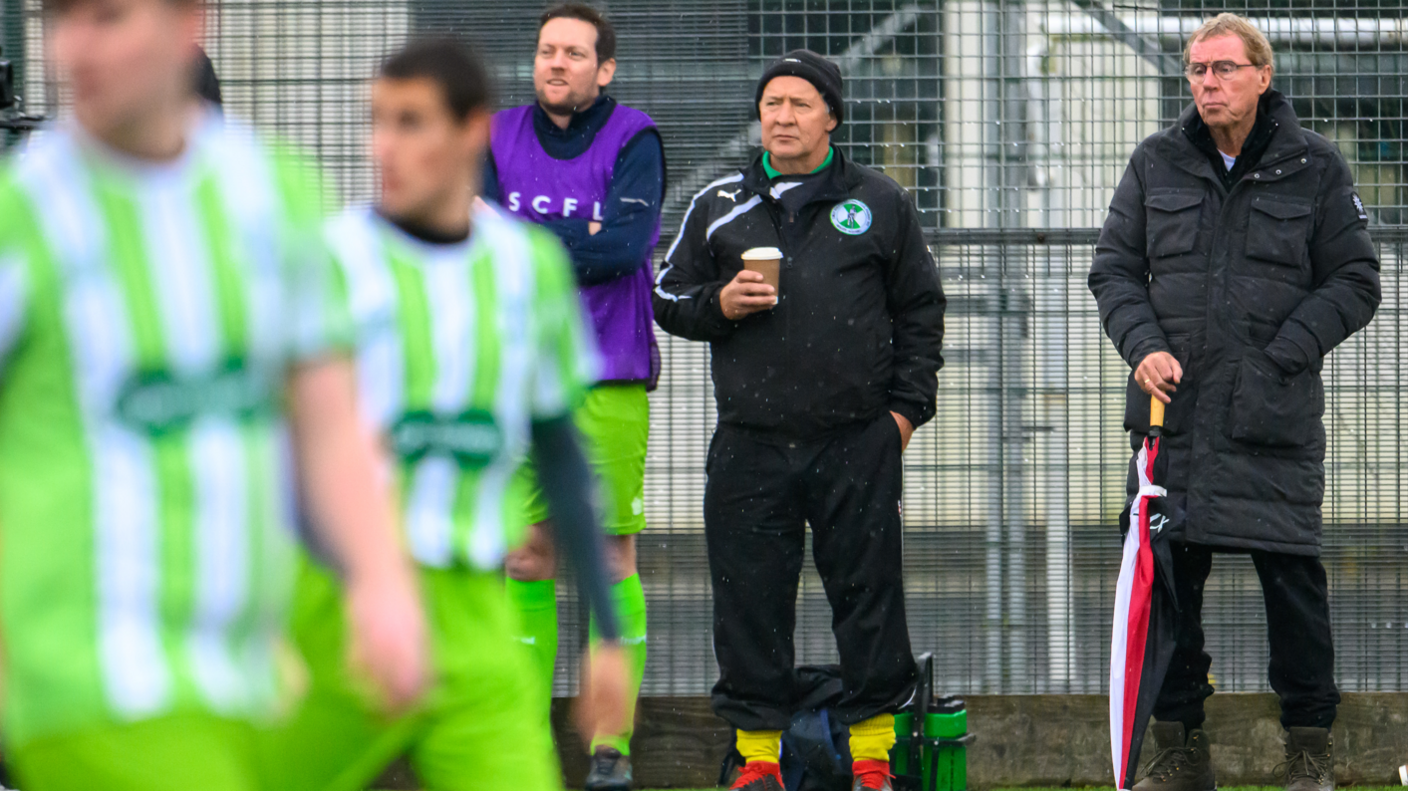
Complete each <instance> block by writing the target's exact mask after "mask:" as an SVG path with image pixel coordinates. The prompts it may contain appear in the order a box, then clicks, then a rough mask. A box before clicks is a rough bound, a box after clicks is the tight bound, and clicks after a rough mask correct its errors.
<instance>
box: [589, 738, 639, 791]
mask: <svg viewBox="0 0 1408 791" xmlns="http://www.w3.org/2000/svg"><path fill="white" fill-rule="evenodd" d="M586 789H587V791H631V758H630V756H628V755H622V754H621V751H620V750H617V749H616V748H615V747H598V748H596V752H594V753H592V770H591V772H589V773H587V782H586Z"/></svg>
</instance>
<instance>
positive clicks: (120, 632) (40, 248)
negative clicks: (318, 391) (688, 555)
mask: <svg viewBox="0 0 1408 791" xmlns="http://www.w3.org/2000/svg"><path fill="white" fill-rule="evenodd" d="M314 176H315V174H314V172H313V171H312V170H311V169H309V168H307V167H304V166H303V165H302V164H300V162H299V161H298V160H297V159H296V158H295V157H292V156H290V155H288V154H286V153H280V152H278V151H277V150H276V149H271V148H269V147H266V146H265V145H264V144H262V143H260V142H259V141H257V140H256V138H255V136H254V135H253V134H252V133H251V132H250V131H249V130H247V129H245V128H243V127H239V126H235V125H233V124H227V123H225V122H224V121H222V120H219V119H218V118H216V117H215V116H213V115H212V116H207V117H203V118H202V119H201V120H199V121H198V122H195V123H193V125H192V129H191V133H190V137H189V138H188V142H187V146H186V151H185V153H184V154H183V155H182V156H181V157H180V159H179V160H178V161H176V162H173V163H169V164H163V165H152V164H149V163H146V164H144V163H137V162H134V161H132V160H129V159H127V158H124V157H122V156H120V155H118V154H117V153H115V152H113V151H111V150H109V149H106V148H105V147H103V146H102V145H101V144H99V143H97V142H96V141H94V140H91V139H89V138H87V137H86V136H85V135H84V134H83V133H82V132H81V131H79V130H77V129H75V128H60V129H57V130H55V131H52V132H48V133H46V134H45V135H44V137H42V138H40V139H38V140H36V141H35V142H34V144H33V145H31V146H30V147H29V148H28V149H27V150H26V151H25V152H23V153H22V154H21V156H20V157H19V159H18V160H17V161H15V162H14V163H12V164H10V165H9V166H8V168H7V172H6V173H5V174H4V176H3V179H0V545H3V547H4V551H3V553H0V597H2V598H3V601H0V608H3V628H4V643H5V652H6V657H5V663H4V673H5V693H6V694H5V736H6V738H7V740H8V741H9V743H10V744H15V743H17V742H18V743H24V742H25V741H27V740H29V739H32V738H35V737H38V736H43V735H49V734H55V733H69V732H73V731H74V730H77V729H82V728H86V727H90V726H94V725H99V724H102V723H110V722H123V721H133V720H140V719H144V718H149V717H153V716H160V715H163V714H167V713H171V712H179V711H196V712H213V713H217V714H222V715H229V716H236V717H246V716H250V717H252V716H259V715H261V714H262V713H264V712H267V711H268V710H269V709H270V707H271V706H272V705H273V704H275V703H276V702H277V701H276V697H277V694H278V684H277V680H278V679H277V677H276V674H275V663H274V649H275V644H276V641H277V640H278V639H279V636H280V635H281V633H282V626H283V619H284V614H283V613H284V606H285V600H286V598H287V594H288V589H289V587H290V578H291V571H292V558H293V547H294V541H293V533H292V531H291V529H290V525H291V519H290V516H291V513H292V507H291V505H292V502H291V501H292V498H291V496H290V495H291V492H292V487H291V486H290V484H289V477H288V473H289V470H288V469H287V464H286V460H287V458H288V456H289V453H288V446H287V432H286V427H285V423H284V421H283V417H282V403H283V390H284V385H285V383H286V379H287V376H288V371H289V369H290V366H291V365H292V364H293V363H295V362H297V361H299V360H303V359H309V358H312V357H317V356H322V355H325V354H328V353H330V352H332V351H335V350H340V349H344V348H346V341H349V340H350V338H349V337H348V335H347V332H348V330H349V329H350V328H349V327H348V326H347V322H346V315H345V313H343V312H342V310H343V308H342V306H341V303H340V301H339V300H337V299H336V298H335V297H334V296H333V293H334V292H333V288H332V286H333V283H334V280H333V278H332V277H331V274H332V271H333V270H332V268H331V266H330V259H329V257H328V255H327V251H326V248H325V246H324V245H323V244H322V237H321V234H320V231H321V224H322V221H323V217H324V216H325V214H324V206H325V204H324V200H323V196H322V195H321V192H320V190H319V188H318V180H317V179H316V178H315V177H314Z"/></svg>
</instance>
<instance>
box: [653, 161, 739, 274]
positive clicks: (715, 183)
mask: <svg viewBox="0 0 1408 791" xmlns="http://www.w3.org/2000/svg"><path fill="white" fill-rule="evenodd" d="M742 180H743V174H742V173H735V174H733V175H732V176H725V177H723V178H721V179H719V180H717V181H711V182H709V183H708V185H706V186H705V187H704V189H702V190H700V191H698V192H696V193H694V197H693V198H690V199H689V208H688V209H685V210H684V219H683V220H680V232H679V233H677V234H675V241H673V242H671V243H670V249H669V250H666V251H665V261H666V262H668V261H669V260H670V257H671V256H673V255H674V254H675V248H676V247H679V246H680V239H683V238H684V229H685V227H686V226H688V225H689V215H691V214H693V213H694V204H695V203H697V202H698V201H699V199H700V198H701V197H703V196H704V193H706V192H708V191H709V190H711V189H713V188H715V187H718V186H720V185H723V184H732V183H734V182H735V181H742Z"/></svg>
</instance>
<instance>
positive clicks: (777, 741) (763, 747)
mask: <svg viewBox="0 0 1408 791" xmlns="http://www.w3.org/2000/svg"><path fill="white" fill-rule="evenodd" d="M738 752H739V754H740V755H742V756H743V762H744V763H745V764H746V763H751V762H753V761H767V762H769V763H774V764H775V763H777V757H778V755H780V754H781V753H782V731H739V732H738Z"/></svg>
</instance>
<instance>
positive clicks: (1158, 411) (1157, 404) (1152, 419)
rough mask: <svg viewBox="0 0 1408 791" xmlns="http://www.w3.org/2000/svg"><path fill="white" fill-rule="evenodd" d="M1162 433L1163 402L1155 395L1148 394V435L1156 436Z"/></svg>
mask: <svg viewBox="0 0 1408 791" xmlns="http://www.w3.org/2000/svg"><path fill="white" fill-rule="evenodd" d="M1163 433H1164V402H1162V401H1160V400H1159V399H1158V397H1157V396H1149V436H1151V437H1158V436H1162V435H1163Z"/></svg>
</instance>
